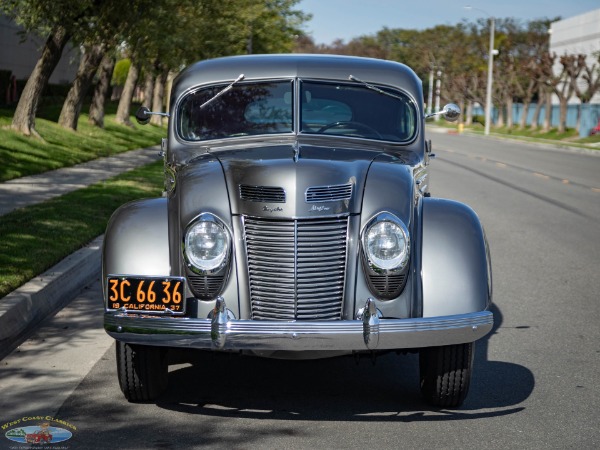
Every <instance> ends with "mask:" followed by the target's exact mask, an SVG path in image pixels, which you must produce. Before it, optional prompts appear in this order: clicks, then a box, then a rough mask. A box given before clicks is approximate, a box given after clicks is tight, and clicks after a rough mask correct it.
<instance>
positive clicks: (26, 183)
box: [0, 146, 160, 359]
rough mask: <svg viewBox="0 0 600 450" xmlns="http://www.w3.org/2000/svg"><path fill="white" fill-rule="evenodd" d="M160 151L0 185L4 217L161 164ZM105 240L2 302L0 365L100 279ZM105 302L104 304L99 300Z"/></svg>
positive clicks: (127, 154)
mask: <svg viewBox="0 0 600 450" xmlns="http://www.w3.org/2000/svg"><path fill="white" fill-rule="evenodd" d="M159 150H160V146H154V147H149V148H145V149H139V150H132V151H129V152H124V153H121V154H118V155H115V156H110V157H106V158H99V159H96V160H93V161H90V162H87V163H83V164H79V165H77V166H73V167H67V168H63V169H58V170H54V171H50V172H46V173H43V174H39V175H33V176H30V177H23V178H17V179H15V180H10V181H7V182H5V183H1V184H0V215H4V214H7V213H9V212H10V211H13V210H14V209H17V208H22V207H24V206H28V205H32V204H35V203H39V202H42V201H45V200H47V199H50V198H52V197H57V196H60V195H63V194H65V193H67V192H71V191H74V190H77V189H81V188H84V187H86V186H88V185H90V184H94V183H98V182H100V181H103V180H106V179H108V178H111V177H114V176H117V175H119V174H121V173H123V172H127V171H129V170H132V169H135V168H136V167H140V166H143V165H146V164H149V163H152V162H154V161H157V160H159V159H160V156H159V155H158V152H159ZM102 239H103V236H99V237H98V238H96V239H94V241H92V242H91V243H90V244H88V245H87V246H86V247H84V248H83V249H81V250H79V251H77V252H75V253H73V254H72V255H69V256H68V257H67V258H65V259H64V260H62V261H61V262H59V263H58V264H57V265H56V266H54V267H52V268H50V269H49V270H48V271H46V272H44V273H43V274H41V275H39V276H37V277H35V278H34V279H33V280H31V281H29V282H28V283H26V284H24V285H23V286H21V287H20V288H18V289H16V290H14V291H13V292H11V293H10V294H8V295H7V296H6V297H4V298H2V299H0V359H2V358H4V357H5V356H6V355H8V354H10V353H11V352H12V351H13V350H14V349H15V348H17V347H18V346H19V345H20V344H21V343H22V342H23V341H24V340H25V339H26V338H27V336H28V335H29V334H30V333H31V332H32V331H33V330H34V329H35V328H36V326H37V325H38V324H39V323H40V322H41V321H42V320H43V319H45V318H46V317H48V316H49V315H51V314H54V313H56V312H57V311H59V310H60V309H61V308H63V307H64V306H65V305H66V304H67V303H69V302H70V301H71V299H72V298H73V297H74V296H75V295H77V294H78V293H79V292H80V291H81V289H83V288H84V287H85V286H86V285H87V284H89V283H90V282H92V281H93V280H94V278H95V277H97V276H99V274H100V251H101V248H102ZM99 301H100V299H99Z"/></svg>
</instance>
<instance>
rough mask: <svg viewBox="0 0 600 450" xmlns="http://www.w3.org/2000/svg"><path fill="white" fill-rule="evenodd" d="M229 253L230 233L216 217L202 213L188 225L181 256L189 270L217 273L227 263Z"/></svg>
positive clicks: (205, 273)
mask: <svg viewBox="0 0 600 450" xmlns="http://www.w3.org/2000/svg"><path fill="white" fill-rule="evenodd" d="M230 255H231V234H230V233H229V231H228V230H227V227H226V226H225V224H224V223H223V222H222V221H221V220H220V219H219V218H218V217H216V216H214V215H213V214H210V213H203V214H200V215H199V216H198V217H197V218H196V219H194V220H193V221H192V222H191V223H190V224H189V225H188V227H187V229H186V231H185V235H184V238H183V256H184V259H185V262H186V264H187V266H188V267H189V268H190V270H192V271H193V272H195V273H197V274H201V275H210V274H215V273H218V272H219V271H221V269H223V268H224V267H225V266H226V265H227V264H228V263H229V259H230Z"/></svg>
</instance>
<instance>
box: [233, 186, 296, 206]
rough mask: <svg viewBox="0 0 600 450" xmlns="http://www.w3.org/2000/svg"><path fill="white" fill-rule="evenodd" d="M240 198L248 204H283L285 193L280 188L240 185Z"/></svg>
mask: <svg viewBox="0 0 600 450" xmlns="http://www.w3.org/2000/svg"><path fill="white" fill-rule="evenodd" d="M240 198H241V199H242V200H247V201H250V202H265V203H285V191H284V190H283V188H282V187H275V186H248V185H246V184H240Z"/></svg>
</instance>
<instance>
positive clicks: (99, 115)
mask: <svg viewBox="0 0 600 450" xmlns="http://www.w3.org/2000/svg"><path fill="white" fill-rule="evenodd" d="M114 68H115V59H114V58H113V57H112V56H110V55H108V54H106V55H104V58H103V59H102V62H101V63H100V74H99V77H98V84H97V85H96V89H95V90H94V97H93V98H92V104H91V105H90V117H89V121H90V124H91V125H94V126H97V127H100V128H104V104H105V103H106V94H108V88H109V86H110V78H111V77H112V73H113V70H114Z"/></svg>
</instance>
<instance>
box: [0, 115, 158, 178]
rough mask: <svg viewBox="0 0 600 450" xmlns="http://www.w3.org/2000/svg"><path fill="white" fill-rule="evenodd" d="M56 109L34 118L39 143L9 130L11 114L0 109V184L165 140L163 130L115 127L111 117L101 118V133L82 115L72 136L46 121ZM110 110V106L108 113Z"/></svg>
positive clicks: (113, 119)
mask: <svg viewBox="0 0 600 450" xmlns="http://www.w3.org/2000/svg"><path fill="white" fill-rule="evenodd" d="M56 109H57V108H56V106H53V105H49V106H47V107H45V108H42V110H41V112H40V114H39V117H37V118H36V130H37V131H38V133H39V134H40V136H41V137H42V139H39V138H36V137H26V136H23V135H21V134H20V133H17V132H15V131H12V130H10V129H9V126H10V123H11V121H12V114H13V111H12V110H9V109H0V161H2V164H1V165H0V181H7V180H10V179H13V178H18V177H22V176H26V175H33V174H36V173H41V172H45V171H47V170H53V169H59V168H61V167H68V166H73V165H75V164H79V163H82V162H86V161H90V160H92V159H96V158H98V157H102V156H110V155H114V154H116V153H121V152H124V151H127V150H133V149H136V148H142V147H149V146H152V145H158V144H160V139H161V138H162V137H165V136H166V128H160V127H157V126H154V125H145V126H141V125H137V124H135V125H134V126H133V127H128V126H125V125H119V124H117V123H116V122H115V115H114V113H112V114H111V113H109V114H107V116H106V117H105V127H104V129H102V128H98V127H94V126H92V125H90V124H89V123H88V115H87V114H82V115H81V117H80V118H79V123H78V127H77V131H75V132H74V131H70V130H66V129H64V128H62V127H61V126H60V125H58V124H57V123H56V122H54V121H52V120H49V119H54V118H55V116H56ZM113 109H114V105H113V106H112V107H111V108H109V109H108V110H109V111H112V110H113ZM132 109H135V107H132ZM58 111H60V109H59V110H58ZM44 117H45V118H44Z"/></svg>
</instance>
